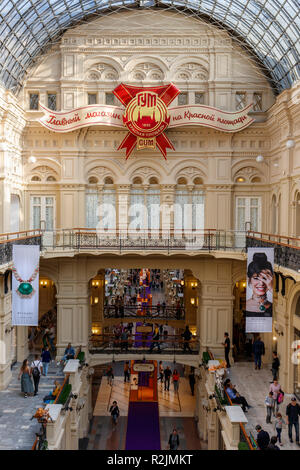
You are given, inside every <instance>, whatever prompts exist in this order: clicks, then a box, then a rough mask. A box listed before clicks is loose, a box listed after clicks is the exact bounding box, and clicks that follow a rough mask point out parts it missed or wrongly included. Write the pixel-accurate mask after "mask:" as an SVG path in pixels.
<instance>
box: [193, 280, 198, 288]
mask: <svg viewBox="0 0 300 470" xmlns="http://www.w3.org/2000/svg"><path fill="white" fill-rule="evenodd" d="M197 286H198V282H197V281H192V282H191V288H192V289H195V287H197Z"/></svg>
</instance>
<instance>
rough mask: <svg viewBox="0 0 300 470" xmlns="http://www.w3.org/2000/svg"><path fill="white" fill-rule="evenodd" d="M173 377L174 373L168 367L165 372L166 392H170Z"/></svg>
mask: <svg viewBox="0 0 300 470" xmlns="http://www.w3.org/2000/svg"><path fill="white" fill-rule="evenodd" d="M171 375H172V371H171V369H170V367H169V366H167V367H166V369H165V370H164V376H165V390H167V391H168V392H169V390H170V377H171Z"/></svg>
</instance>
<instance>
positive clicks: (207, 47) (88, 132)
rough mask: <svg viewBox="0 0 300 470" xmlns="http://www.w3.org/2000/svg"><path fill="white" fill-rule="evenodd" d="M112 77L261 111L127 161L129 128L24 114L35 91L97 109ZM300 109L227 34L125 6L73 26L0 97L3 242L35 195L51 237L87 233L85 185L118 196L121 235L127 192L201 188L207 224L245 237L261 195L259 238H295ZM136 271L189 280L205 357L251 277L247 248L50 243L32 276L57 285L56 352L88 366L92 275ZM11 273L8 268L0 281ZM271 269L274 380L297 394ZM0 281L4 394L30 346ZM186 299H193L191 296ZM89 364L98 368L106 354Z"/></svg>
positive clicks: (218, 350)
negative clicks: (91, 101) (55, 126)
mask: <svg viewBox="0 0 300 470" xmlns="http://www.w3.org/2000/svg"><path fill="white" fill-rule="evenodd" d="M125 25H126V26H125ZM138 25H142V27H141V26H139V27H138ZM153 25H155V27H154V26H153ZM179 31H180V32H179ZM121 82H124V83H131V84H135V85H144V86H150V85H161V84H165V83H169V82H173V83H175V84H176V85H177V86H178V88H179V89H180V90H181V92H182V93H184V94H185V99H186V100H187V103H189V104H194V103H196V102H197V100H198V99H201V100H203V103H204V104H205V105H209V106H215V107H218V108H221V109H223V110H226V111H235V109H236V99H237V93H239V94H241V93H244V94H245V105H246V104H249V103H251V102H252V101H253V94H254V93H260V94H261V97H262V108H261V110H260V111H254V112H253V113H252V116H253V118H254V119H255V122H254V123H253V124H252V125H251V126H250V127H248V128H247V129H245V130H243V131H241V132H238V133H235V134H229V133H223V132H218V131H214V130H212V129H208V128H205V127H190V128H185V129H179V130H172V131H171V130H170V131H168V132H167V134H168V137H169V138H170V140H171V141H172V142H173V144H174V147H175V151H169V152H168V157H167V158H168V159H167V161H164V159H163V157H162V156H161V155H160V153H159V152H158V151H151V150H143V151H135V152H134V153H133V155H132V156H131V157H130V159H129V160H128V161H125V157H124V154H123V151H117V148H118V146H119V144H120V142H121V141H122V139H123V138H124V136H125V134H126V132H125V131H120V130H116V129H108V128H103V127H101V126H97V127H96V126H93V127H90V128H84V129H81V130H78V131H73V132H70V133H64V134H58V133H52V132H50V131H48V130H46V129H45V128H44V127H42V126H41V124H39V122H38V119H39V118H40V117H41V116H42V112H41V111H40V110H30V109H29V102H30V101H29V99H30V98H29V97H30V94H38V95H39V99H40V102H41V103H42V104H43V105H46V106H47V105H48V101H47V97H48V94H56V100H57V110H62V111H66V110H70V109H73V108H76V107H81V106H86V105H87V104H88V94H94V95H96V98H95V99H96V102H97V103H99V104H101V103H102V104H104V103H105V102H107V101H106V100H107V99H111V96H107V95H106V94H111V92H112V90H113V89H114V88H115V87H116V86H117V85H118V84H119V83H121ZM200 95H201V98H200V97H199V96H200ZM202 96H203V97H202ZM299 102H300V84H299V83H298V84H295V85H294V87H293V88H291V89H290V90H286V91H284V92H283V93H281V94H280V95H279V96H277V97H276V96H275V95H274V93H273V90H272V88H271V86H270V85H269V83H268V81H267V79H266V78H265V77H264V75H263V74H262V72H261V71H260V70H259V69H258V67H257V65H255V64H254V62H253V61H252V60H251V58H250V57H249V56H248V55H247V53H246V52H245V51H243V50H242V49H240V48H239V47H238V46H237V45H236V43H235V42H233V40H232V39H231V38H230V36H229V35H227V33H225V32H224V31H221V30H219V29H218V28H216V27H214V26H209V25H208V24H207V23H204V22H202V21H200V20H196V19H193V18H187V17H185V16H180V15H178V14H174V13H172V12H168V13H167V12H160V13H159V21H157V13H156V12H153V11H150V12H149V11H148V12H143V11H131V12H126V13H122V12H121V13H116V14H113V15H108V16H106V17H103V18H101V19H97V20H95V21H92V22H90V23H87V24H83V25H82V26H78V27H76V28H73V29H69V30H68V31H67V32H66V33H65V34H64V36H63V37H62V39H61V40H60V41H59V43H58V44H57V45H56V46H55V47H53V48H52V49H51V50H50V51H48V52H47V53H46V54H45V55H44V56H43V57H42V59H41V60H40V61H39V62H38V63H37V65H36V66H35V68H33V69H32V70H31V71H30V74H29V76H28V78H27V80H26V82H25V83H24V87H23V89H22V90H21V92H20V93H19V95H18V96H17V97H15V96H13V95H12V94H11V93H10V92H8V91H5V90H4V89H2V88H1V89H0V124H1V125H0V162H1V170H0V171H1V181H0V188H1V193H0V194H1V201H0V202H1V204H0V227H1V233H7V232H12V231H13V232H14V231H21V230H29V229H31V228H33V202H32V201H33V198H34V197H38V198H47V197H48V198H49V197H50V198H52V202H53V204H52V206H51V207H52V209H51V210H53V216H52V228H53V229H56V230H58V231H59V230H62V229H73V228H75V227H82V228H85V227H86V226H87V219H86V217H87V215H86V198H87V193H88V191H89V190H90V189H92V190H93V191H95V192H97V193H98V194H100V195H101V194H102V193H103V191H104V190H111V191H113V192H114V194H115V199H116V207H117V226H118V227H126V225H127V222H128V221H127V220H126V216H125V218H124V216H121V215H120V214H121V211H120V210H119V207H120V206H121V205H122V204H123V205H124V204H125V205H126V203H128V201H129V199H130V194H131V190H132V189H140V190H142V191H144V192H145V193H146V192H147V191H148V190H149V189H151V188H154V189H156V191H157V194H159V198H160V203H161V204H166V205H167V206H171V205H172V204H173V202H174V201H175V199H176V191H177V190H182V189H184V190H185V191H188V192H190V193H192V191H193V190H199V191H202V192H203V195H204V206H205V209H204V228H205V229H219V230H227V231H229V230H236V229H241V228H240V227H239V223H240V222H239V219H238V198H240V199H239V200H241V199H245V200H250V199H251V198H258V201H259V202H258V209H257V219H256V224H257V231H259V232H265V233H273V234H275V233H277V234H281V235H287V236H294V237H298V238H299V237H300V106H299ZM291 141H292V145H291V143H289V142H291ZM258 155H262V156H263V157H264V160H263V161H262V162H258V161H257V160H256V157H257V156H258ZM32 157H34V158H32ZM137 178H138V179H137ZM13 199H14V201H16V200H17V201H18V202H17V203H16V202H14V204H15V205H14V207H15V208H16V207H17V208H18V213H19V217H18V220H16V218H15V216H14V217H13V215H12V214H13V212H12V204H13V203H12V200H13ZM14 213H15V212H14ZM122 217H123V218H122ZM247 217H248V216H247ZM41 220H44V217H43V216H42V215H41ZM247 221H249V219H246V222H247ZM118 224H119V225H118ZM164 224H165V220H164V218H161V220H160V228H161V229H164V228H166V227H165V225H164ZM171 227H174V220H173V219H172V218H171ZM16 228H17V230H16ZM243 229H244V227H243ZM49 236H50V240H51V235H49ZM50 244H51V243H50ZM143 266H145V267H148V268H158V267H159V268H161V269H170V268H174V269H184V270H186V272H188V273H189V274H188V275H187V276H190V278H194V279H197V280H198V287H197V297H198V307H197V308H196V312H195V311H193V312H188V314H189V315H190V317H189V319H190V323H191V325H192V327H194V328H195V329H196V331H197V335H198V337H199V339H200V344H201V349H200V357H201V355H202V351H204V350H206V349H207V348H209V349H210V350H211V351H213V352H214V354H215V355H216V356H219V357H220V356H222V353H223V346H222V342H223V335H224V331H228V332H229V334H230V336H231V335H232V329H233V310H234V286H235V284H236V282H239V281H242V280H244V279H245V277H246V273H245V271H246V257H245V253H242V252H239V251H236V252H233V251H230V250H229V251H224V252H222V251H218V252H211V253H209V254H208V253H192V252H189V251H188V250H187V252H186V253H185V254H184V255H182V254H179V253H174V254H172V255H171V256H170V255H167V254H161V255H156V254H155V253H154V252H151V251H147V253H145V252H144V253H143V252H140V251H139V250H137V251H136V252H131V253H130V254H128V253H127V254H126V253H125V254H124V255H120V254H119V253H114V251H113V250H111V252H105V253H103V252H101V251H99V250H98V251H97V250H95V249H92V248H91V249H90V250H86V252H85V254H78V253H77V252H76V251H72V250H70V251H68V254H67V256H66V254H65V253H64V252H63V250H60V249H55V248H54V249H51V248H48V249H47V250H45V251H43V252H42V257H41V273H40V275H41V277H45V278H47V279H49V280H51V281H53V282H54V284H55V288H56V300H57V309H58V324H57V347H58V356H60V355H61V354H62V352H63V349H64V348H65V346H66V344H67V343H68V342H69V341H72V344H73V345H74V346H79V345H81V346H82V347H83V349H84V350H85V352H86V355H87V357H88V341H89V335H90V334H91V324H92V313H91V308H90V292H89V282H90V280H91V279H92V278H94V277H95V276H97V274H98V273H99V272H100V271H101V270H103V269H105V268H113V267H117V268H124V269H126V268H140V267H143ZM8 268H10V266H3V267H2V269H1V272H2V273H4V272H5V271H6V270H7V269H8ZM299 268H300V267H299ZM276 269H277V270H278V271H281V272H283V273H284V274H285V275H291V276H292V277H293V278H294V279H295V281H296V282H295V283H294V282H293V281H292V280H287V281H286V293H285V295H284V296H282V295H281V293H280V289H281V284H280V289H279V292H278V293H277V295H276V296H275V313H274V335H276V336H277V348H278V352H279V355H280V358H281V376H280V379H281V384H282V386H283V388H284V389H285V390H286V391H287V392H292V391H293V386H294V365H293V364H292V362H291V354H292V349H291V344H292V341H293V340H294V328H297V329H298V330H300V316H299V312H298V315H296V309H297V307H296V306H297V301H298V298H299V297H300V274H299V273H297V272H295V271H290V270H288V269H282V268H280V267H279V266H278V267H276ZM187 279H188V277H187ZM0 283H1V284H0V285H1V290H0V292H1V294H0V302H1V303H0V305H1V308H0V346H1V348H0V354H1V360H0V389H3V388H5V387H6V386H7V384H8V383H9V381H10V378H11V374H10V363H11V360H12V357H13V356H14V354H15V355H16V358H17V360H19V361H20V360H22V359H23V358H24V357H26V355H27V352H28V349H27V329H25V328H23V327H17V334H16V333H15V332H14V330H13V329H11V324H10V314H11V291H10V290H8V292H6V293H4V278H3V277H2V279H0ZM191 295H194V292H190V293H188V296H189V297H190V296H191ZM189 297H188V298H189ZM298 308H299V303H298ZM103 324H104V323H103ZM275 329H276V331H277V332H280V334H279V335H278V334H276V331H275ZM282 333H283V334H282ZM15 337H16V341H17V345H16V352H14V346H13V344H14V338H15ZM264 341H265V343H266V347H267V354H266V357H267V359H268V360H270V359H271V352H272V348H273V347H274V343H273V339H272V334H265V337H264ZM200 357H199V362H200ZM93 361H94V364H96V363H97V361H99V363H100V362H102V361H103V359H100V358H99V359H97V358H96V359H95V358H94V359H93ZM190 365H192V364H190ZM193 365H194V364H193ZM195 365H196V364H195ZM199 393H200V392H199ZM201 393H203V391H202V392H201Z"/></svg>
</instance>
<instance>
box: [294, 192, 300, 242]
mask: <svg viewBox="0 0 300 470" xmlns="http://www.w3.org/2000/svg"><path fill="white" fill-rule="evenodd" d="M295 225H296V227H295V228H296V233H295V236H296V237H300V192H298V193H297V196H296V224H295Z"/></svg>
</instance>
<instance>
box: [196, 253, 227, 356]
mask: <svg viewBox="0 0 300 470" xmlns="http://www.w3.org/2000/svg"><path fill="white" fill-rule="evenodd" d="M193 274H194V276H195V277H196V278H197V279H200V281H201V286H200V288H201V297H200V299H199V314H198V315H199V316H200V331H199V333H200V356H201V357H202V353H203V351H206V349H207V348H208V349H210V350H211V352H212V353H213V354H216V356H217V357H220V358H224V346H223V345H222V343H223V342H224V333H225V332H228V333H229V336H230V338H232V323H233V318H232V314H233V300H234V297H233V294H232V281H231V279H232V266H231V261H224V260H222V261H221V260H211V261H205V262H201V263H199V268H198V269H193Z"/></svg>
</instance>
